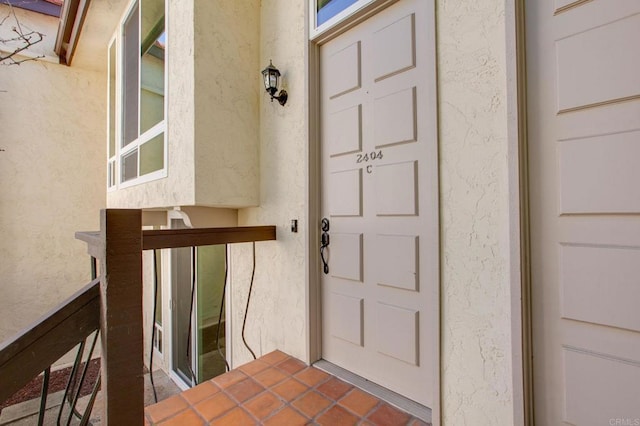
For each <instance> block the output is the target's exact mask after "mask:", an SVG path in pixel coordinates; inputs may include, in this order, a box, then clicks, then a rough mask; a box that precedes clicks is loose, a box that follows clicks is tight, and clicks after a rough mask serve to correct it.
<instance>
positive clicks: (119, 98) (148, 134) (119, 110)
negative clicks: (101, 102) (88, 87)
mask: <svg viewBox="0 0 640 426" xmlns="http://www.w3.org/2000/svg"><path fill="white" fill-rule="evenodd" d="M163 1H164V25H165V33H168V28H167V26H168V19H167V15H168V5H167V1H166V0H163ZM140 3H141V0H132V1H131V2H130V3H129V6H128V7H127V9H126V10H125V13H124V14H123V15H122V16H121V17H120V20H119V21H118V28H117V30H116V33H115V34H114V35H113V37H112V38H111V41H110V42H109V45H108V46H109V48H110V47H111V45H112V43H116V58H117V60H116V64H117V68H116V95H115V104H116V114H115V120H116V123H115V133H116V154H115V157H111V158H107V167H108V168H109V169H108V170H107V179H109V174H110V173H115V175H114V176H115V185H113V186H109V183H110V182H107V190H108V191H114V190H116V189H124V188H128V187H131V186H135V185H139V184H142V183H147V182H151V181H154V180H157V179H162V178H165V177H167V175H168V169H167V160H168V155H167V154H168V153H167V124H166V123H167V105H168V102H167V87H168V80H169V79H168V72H167V63H168V47H167V48H165V58H164V88H165V90H164V94H163V95H164V119H163V120H162V121H160V122H159V123H157V124H155V125H154V126H153V127H151V128H150V129H148V130H147V131H145V132H144V133H143V134H140V122H141V120H140V118H141V117H140V109H141V108H140V103H141V97H140V95H138V107H137V114H138V120H137V124H138V137H137V138H136V139H135V140H133V141H131V142H129V143H128V144H127V145H125V146H122V143H123V140H122V139H123V133H124V132H123V125H124V107H123V97H124V94H123V88H122V81H123V75H124V59H123V58H124V52H123V49H124V47H123V42H122V40H123V37H124V31H125V23H126V21H127V19H128V18H129V16H130V15H131V14H132V13H133V11H134V9H135V8H136V5H140ZM139 10H140V12H139V13H138V31H140V29H141V28H142V22H141V20H142V13H141V11H142V9H139ZM138 41H139V42H138V44H139V43H140V40H139V38H138ZM167 46H168V44H167ZM109 61H110V58H109ZM109 66H110V64H109ZM140 70H141V66H140V63H139V64H138V92H140V90H141V89H142V83H141V75H140ZM107 78H109V77H107ZM109 89H110V82H108V84H107V90H108V91H109ZM107 97H108V98H109V97H110V95H109V92H108V95H107ZM111 101H112V100H109V102H111ZM108 107H110V104H109V105H108ZM107 114H109V111H107ZM109 126H110V122H109V120H107V157H108V156H109V145H108V144H109V137H110V134H109V132H110V127H109ZM160 134H162V135H163V167H162V169H159V170H156V171H154V172H151V173H147V174H145V175H143V176H140V148H141V147H142V146H143V145H144V144H145V143H147V142H149V141H150V140H152V139H153V138H155V137H156V136H158V135H160ZM134 151H137V152H138V155H137V156H138V159H137V177H135V178H133V179H129V180H127V181H123V175H122V173H123V167H122V159H123V158H124V157H125V156H127V155H129V154H131V153H133V152H134ZM112 163H113V164H112Z"/></svg>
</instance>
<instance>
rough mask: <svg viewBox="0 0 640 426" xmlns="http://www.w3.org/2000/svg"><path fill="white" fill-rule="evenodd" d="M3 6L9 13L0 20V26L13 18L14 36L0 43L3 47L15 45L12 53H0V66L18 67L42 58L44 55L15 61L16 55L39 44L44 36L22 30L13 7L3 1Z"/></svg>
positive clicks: (12, 29)
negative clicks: (7, 7) (5, 6)
mask: <svg viewBox="0 0 640 426" xmlns="http://www.w3.org/2000/svg"><path fill="white" fill-rule="evenodd" d="M3 4H6V5H7V6H9V13H8V14H7V16H5V17H4V18H2V20H0V26H2V25H3V24H4V23H5V22H6V21H7V19H9V18H11V17H13V19H14V21H15V25H14V26H13V27H12V28H11V31H12V32H13V33H15V36H14V37H12V38H8V39H1V38H0V43H1V44H3V45H5V46H6V45H10V46H11V47H12V48H13V46H14V45H17V46H16V47H15V48H13V50H12V51H9V52H8V53H6V54H3V53H2V52H0V65H20V64H21V63H23V62H27V61H35V60H37V59H40V58H44V55H38V56H34V57H26V58H22V59H16V58H15V57H16V56H17V55H20V54H21V53H22V52H24V51H26V50H28V49H29V48H31V47H32V46H33V45H35V44H37V43H40V42H41V41H42V40H43V39H44V34H42V33H41V32H39V31H34V30H27V31H26V32H25V30H23V29H22V25H20V20H19V19H18V17H17V16H16V12H15V10H13V6H12V5H11V3H10V2H8V1H5V2H3Z"/></svg>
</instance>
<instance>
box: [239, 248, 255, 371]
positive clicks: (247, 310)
mask: <svg viewBox="0 0 640 426" xmlns="http://www.w3.org/2000/svg"><path fill="white" fill-rule="evenodd" d="M255 274H256V243H255V241H254V242H253V270H252V271H251V284H249V294H248V295H247V307H246V308H245V310H244V319H243V320H242V342H243V343H244V345H245V346H246V347H247V349H249V352H251V355H252V356H253V359H257V358H256V354H255V353H254V352H253V350H252V349H251V348H250V347H249V345H248V344H247V340H246V339H245V337H244V329H245V325H246V324H247V314H248V313H249V303H250V302H251V290H252V289H253V278H254V277H255Z"/></svg>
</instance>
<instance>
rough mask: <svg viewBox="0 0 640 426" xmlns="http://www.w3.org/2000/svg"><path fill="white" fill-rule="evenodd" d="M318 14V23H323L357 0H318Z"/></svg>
mask: <svg viewBox="0 0 640 426" xmlns="http://www.w3.org/2000/svg"><path fill="white" fill-rule="evenodd" d="M317 1H318V14H317V16H316V25H321V24H323V23H325V22H327V21H328V20H329V19H331V18H333V17H334V16H336V15H337V14H338V13H340V12H342V11H343V10H345V9H346V8H347V7H349V6H351V5H352V4H354V3H355V2H356V1H357V0H317Z"/></svg>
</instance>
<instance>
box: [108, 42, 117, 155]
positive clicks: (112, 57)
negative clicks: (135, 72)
mask: <svg viewBox="0 0 640 426" xmlns="http://www.w3.org/2000/svg"><path fill="white" fill-rule="evenodd" d="M114 155H116V42H115V40H114V42H113V43H111V46H110V47H109V158H111V157H113V156H114Z"/></svg>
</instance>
